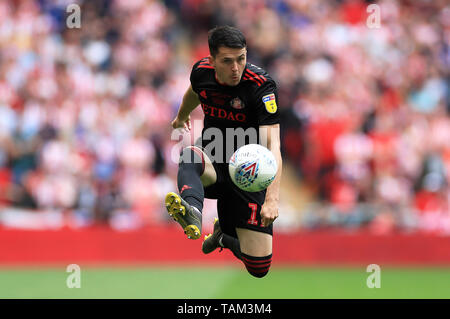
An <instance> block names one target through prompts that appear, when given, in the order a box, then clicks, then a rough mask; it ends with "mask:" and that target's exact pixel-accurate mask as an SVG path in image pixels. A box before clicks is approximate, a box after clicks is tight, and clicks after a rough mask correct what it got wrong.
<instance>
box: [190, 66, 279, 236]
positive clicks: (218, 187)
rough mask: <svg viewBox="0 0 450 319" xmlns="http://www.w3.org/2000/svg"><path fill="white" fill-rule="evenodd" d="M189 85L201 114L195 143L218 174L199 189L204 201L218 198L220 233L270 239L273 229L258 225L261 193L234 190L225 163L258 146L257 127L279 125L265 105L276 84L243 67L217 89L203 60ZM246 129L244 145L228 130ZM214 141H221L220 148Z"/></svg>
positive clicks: (261, 73)
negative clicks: (242, 231)
mask: <svg viewBox="0 0 450 319" xmlns="http://www.w3.org/2000/svg"><path fill="white" fill-rule="evenodd" d="M190 81H191V86H192V89H193V90H194V92H195V93H197V95H198V97H199V99H200V102H201V107H202V109H203V113H204V127H203V130H202V137H201V139H200V141H198V142H197V143H196V144H198V146H201V147H202V149H203V151H204V152H205V154H206V155H207V156H208V157H209V158H210V159H211V161H212V162H213V166H214V168H215V170H216V173H217V181H216V183H215V184H213V185H211V186H208V187H205V188H204V191H205V197H206V198H211V199H217V212H218V216H219V222H220V227H221V229H222V231H223V232H224V233H226V234H229V235H231V236H234V237H237V235H236V230H235V228H236V227H238V228H246V229H251V230H255V231H259V232H264V233H269V234H272V228H273V226H272V224H271V225H270V226H268V227H262V226H261V216H260V211H261V206H262V205H263V203H264V200H265V196H266V190H264V191H261V192H246V191H243V190H241V189H239V188H238V187H237V186H236V185H235V184H234V183H233V181H232V180H231V178H230V176H229V173H228V162H229V159H230V157H231V156H232V154H233V153H234V152H235V151H236V150H237V149H238V148H239V147H240V146H242V145H244V144H249V143H256V142H259V127H260V126H262V125H272V124H278V123H279V110H278V109H277V108H276V107H275V108H270V107H268V106H267V104H266V103H265V102H264V101H266V100H267V99H268V98H272V99H273V98H275V101H277V86H276V83H275V81H274V80H273V79H272V78H271V77H270V76H269V75H268V74H267V72H266V71H264V70H263V69H261V68H259V67H257V66H255V65H253V64H250V63H247V64H246V66H245V69H244V72H243V75H242V78H241V81H240V82H239V84H238V85H236V86H227V85H223V84H220V83H219V82H218V80H217V78H216V74H215V69H214V68H213V66H211V65H210V64H209V60H208V58H203V59H201V60H200V61H198V62H197V63H195V64H194V66H193V68H192V72H191V76H190ZM263 99H264V101H263ZM227 128H228V134H227ZM239 128H240V129H242V130H240V129H239ZM249 128H253V129H254V130H253V129H252V130H249V131H253V132H256V135H257V140H256V141H252V140H251V139H252V138H251V137H250V136H251V135H250V134H249V135H247V134H245V136H246V138H245V139H244V140H240V139H239V138H236V137H235V135H233V134H230V131H233V130H230V129H239V130H238V131H236V130H234V132H239V131H240V132H245V131H247V129H249ZM249 131H247V132H249ZM219 132H220V134H219ZM216 138H219V139H220V138H222V139H223V143H222V141H217V140H216ZM242 143H243V144H242ZM218 145H220V146H222V147H217V146H218Z"/></svg>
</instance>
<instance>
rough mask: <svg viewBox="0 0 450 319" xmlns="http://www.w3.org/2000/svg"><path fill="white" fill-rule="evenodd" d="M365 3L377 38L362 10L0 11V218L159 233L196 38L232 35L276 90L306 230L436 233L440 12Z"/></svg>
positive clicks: (448, 145) (441, 221)
mask: <svg viewBox="0 0 450 319" xmlns="http://www.w3.org/2000/svg"><path fill="white" fill-rule="evenodd" d="M74 2H75V3H78V4H79V5H80V7H81V13H82V19H81V20H82V25H81V28H79V29H76V28H75V29H69V28H68V27H67V26H66V18H67V15H68V14H67V13H66V6H67V5H68V4H70V3H74ZM377 4H378V5H379V7H380V12H381V17H380V18H381V19H380V28H370V27H369V26H368V25H367V24H366V21H367V18H368V15H369V13H368V12H367V11H366V9H367V6H368V5H369V2H367V1H363V0H345V1H341V0H339V1H338V0H333V1H326V0H317V1H308V0H304V1H298V0H276V1H265V0H234V1H212V0H165V1H163V0H133V1H129V0H112V1H107V0H99V1H81V0H79V1H54V0H23V1H13V0H6V1H1V2H0V20H1V21H2V23H1V25H0V61H1V63H0V207H5V206H11V205H12V206H21V207H31V208H33V207H34V208H38V209H59V210H62V211H67V210H70V211H72V212H73V215H74V217H75V219H76V220H77V221H78V222H79V223H80V225H91V224H93V223H97V222H98V223H110V224H111V225H112V226H113V227H117V228H124V227H125V228H126V227H127V226H123V225H125V224H126V225H128V226H129V227H132V226H133V225H134V226H136V227H137V226H139V225H147V224H151V223H152V222H155V221H157V222H164V218H163V217H162V216H165V212H164V207H163V206H162V205H161V203H162V202H163V198H162V196H164V194H165V192H164V191H163V190H162V189H161V188H167V189H172V188H173V186H172V185H170V184H171V183H174V181H175V176H174V175H173V174H174V173H173V172H174V171H176V170H172V169H171V168H173V167H174V165H175V164H176V163H172V162H171V160H170V159H171V156H170V154H171V152H172V147H173V146H174V145H175V144H176V142H177V141H172V140H171V139H170V136H171V131H170V125H168V124H169V120H170V119H171V118H173V117H174V115H175V114H174V112H176V110H177V108H178V105H179V103H180V101H181V98H182V95H183V93H184V92H183V90H184V88H185V87H186V85H188V83H186V82H185V81H186V79H187V78H188V77H187V75H188V74H189V72H190V70H189V69H188V66H190V65H192V62H193V61H195V60H198V59H199V58H201V57H204V56H206V55H208V48H207V47H206V46H205V45H203V44H204V43H206V42H205V41H204V39H205V37H206V30H209V29H210V28H212V27H214V26H216V25H220V24H231V25H235V26H237V27H238V28H240V29H241V30H242V31H243V32H244V33H245V34H247V35H248V36H247V38H248V42H249V47H251V48H252V50H251V51H249V53H248V54H249V59H250V60H252V61H255V62H256V64H260V65H261V66H263V67H264V68H265V69H267V70H268V71H269V73H270V74H272V75H273V76H274V78H275V79H276V80H277V83H279V87H280V88H279V96H280V101H279V104H280V105H279V107H280V109H281V113H282V114H281V118H282V121H283V123H282V126H281V128H282V132H281V136H282V143H283V144H282V152H283V154H284V157H285V160H286V161H287V162H289V163H290V164H291V165H293V167H295V169H296V172H297V177H298V178H299V179H300V180H301V182H302V183H303V184H304V185H305V186H306V187H307V188H308V189H309V190H310V193H311V194H312V196H311V198H309V200H311V201H312V202H313V203H314V204H312V205H311V206H310V207H309V208H306V209H305V210H304V211H303V213H304V214H303V215H301V213H302V212H299V218H300V216H303V218H304V226H305V227H324V226H333V227H334V226H345V227H362V226H364V225H369V226H370V227H372V228H371V229H374V230H376V231H380V232H383V231H392V230H396V229H410V230H411V229H413V230H414V229H417V230H420V231H428V232H430V231H431V232H438V233H446V234H449V233H450V222H449V221H450V187H449V182H450V116H449V115H450V81H449V78H448V71H449V63H450V56H449V49H448V48H449V38H450V36H449V35H450V34H449V32H450V22H449V21H450V7H449V6H448V3H447V2H446V1H443V0H438V1H425V0H419V1H403V2H397V1H394V0H380V1H379V2H377ZM196 114H197V115H196V116H200V113H196ZM162 185H163V186H162ZM299 191H300V190H299ZM311 207H314V209H312V208H311ZM282 215H283V214H280V218H283V216H282Z"/></svg>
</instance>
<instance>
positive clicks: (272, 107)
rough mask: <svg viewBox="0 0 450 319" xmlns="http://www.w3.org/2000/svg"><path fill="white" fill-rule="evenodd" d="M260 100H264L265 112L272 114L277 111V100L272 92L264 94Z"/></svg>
mask: <svg viewBox="0 0 450 319" xmlns="http://www.w3.org/2000/svg"><path fill="white" fill-rule="evenodd" d="M262 101H263V102H264V105H265V107H266V111H267V112H269V113H272V114H273V113H275V112H276V111H277V102H276V101H275V94H274V93H271V94H268V95H264V96H263V98H262Z"/></svg>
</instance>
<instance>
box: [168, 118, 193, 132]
mask: <svg viewBox="0 0 450 319" xmlns="http://www.w3.org/2000/svg"><path fill="white" fill-rule="evenodd" d="M172 127H173V128H174V129H177V128H184V130H185V131H186V132H189V131H190V130H191V117H190V116H188V118H187V119H186V120H185V121H183V120H180V119H179V118H178V117H176V118H175V119H174V120H173V121H172Z"/></svg>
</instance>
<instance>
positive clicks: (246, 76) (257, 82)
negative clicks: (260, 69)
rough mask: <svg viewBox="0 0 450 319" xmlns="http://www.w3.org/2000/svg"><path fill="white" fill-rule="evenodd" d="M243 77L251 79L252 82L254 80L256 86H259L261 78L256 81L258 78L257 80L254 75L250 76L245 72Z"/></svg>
mask: <svg viewBox="0 0 450 319" xmlns="http://www.w3.org/2000/svg"><path fill="white" fill-rule="evenodd" d="M243 79H244V80H250V81H253V82H255V83H256V84H258V86H261V82H260V81H261V80H259V81H258V80H257V79H256V78H255V77H253V76H252V77H251V76H249V75H247V74H245V75H244V77H243Z"/></svg>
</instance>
